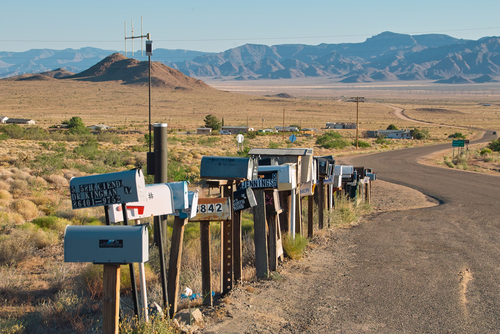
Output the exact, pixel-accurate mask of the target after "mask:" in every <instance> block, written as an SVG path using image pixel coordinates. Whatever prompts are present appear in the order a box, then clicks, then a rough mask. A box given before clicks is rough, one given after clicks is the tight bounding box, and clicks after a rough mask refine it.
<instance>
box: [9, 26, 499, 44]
mask: <svg viewBox="0 0 500 334" xmlns="http://www.w3.org/2000/svg"><path fill="white" fill-rule="evenodd" d="M492 29H500V27H485V28H463V29H449V30H441V31H439V32H436V31H432V30H427V31H410V32H401V33H397V34H403V35H415V34H442V33H448V32H458V31H478V30H492ZM367 36H368V37H371V36H374V35H373V34H345V35H317V36H316V35H315V36H281V37H279V36H278V37H239V38H203V39H158V40H156V41H157V42H221V41H241V40H279V39H318V38H345V37H367ZM0 42H10V43H27V42H29V43H122V41H121V40H32V39H0Z"/></svg>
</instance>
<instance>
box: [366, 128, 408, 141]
mask: <svg viewBox="0 0 500 334" xmlns="http://www.w3.org/2000/svg"><path fill="white" fill-rule="evenodd" d="M366 134H367V135H368V137H370V138H378V137H383V138H390V139H413V137H412V135H411V130H409V129H404V130H378V131H367V132H366Z"/></svg>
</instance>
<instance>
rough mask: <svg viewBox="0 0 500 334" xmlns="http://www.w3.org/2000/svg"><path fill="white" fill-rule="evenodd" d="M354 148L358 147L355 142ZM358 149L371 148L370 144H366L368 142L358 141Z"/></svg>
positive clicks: (353, 142) (353, 143)
mask: <svg viewBox="0 0 500 334" xmlns="http://www.w3.org/2000/svg"><path fill="white" fill-rule="evenodd" d="M351 145H352V146H356V141H355V140H353V141H352V143H351ZM358 147H361V148H368V147H371V145H370V143H368V142H366V141H363V140H358Z"/></svg>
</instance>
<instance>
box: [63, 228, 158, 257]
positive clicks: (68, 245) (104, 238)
mask: <svg viewBox="0 0 500 334" xmlns="http://www.w3.org/2000/svg"><path fill="white" fill-rule="evenodd" d="M148 240H149V239H148V232H147V227H146V225H136V226H80V225H78V226H71V225H68V226H66V230H65V232H64V262H92V263H96V264H126V263H141V262H147V261H148V260H149V244H148Z"/></svg>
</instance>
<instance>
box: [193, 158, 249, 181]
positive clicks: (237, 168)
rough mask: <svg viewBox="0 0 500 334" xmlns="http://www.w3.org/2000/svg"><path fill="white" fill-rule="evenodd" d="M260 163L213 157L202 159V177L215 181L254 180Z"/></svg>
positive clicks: (241, 159)
mask: <svg viewBox="0 0 500 334" xmlns="http://www.w3.org/2000/svg"><path fill="white" fill-rule="evenodd" d="M257 166H258V162H257V160H256V159H254V158H235V157H213V156H205V157H202V158H201V167H200V177H201V178H202V179H215V180H254V179H256V178H257Z"/></svg>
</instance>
